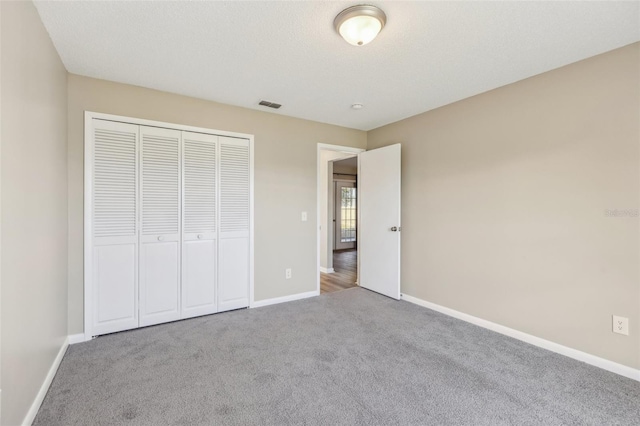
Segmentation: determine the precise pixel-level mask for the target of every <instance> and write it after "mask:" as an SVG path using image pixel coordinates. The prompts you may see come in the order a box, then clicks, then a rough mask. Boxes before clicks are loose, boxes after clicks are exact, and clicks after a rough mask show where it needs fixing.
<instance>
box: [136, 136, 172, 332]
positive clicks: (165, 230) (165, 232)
mask: <svg viewBox="0 0 640 426" xmlns="http://www.w3.org/2000/svg"><path fill="white" fill-rule="evenodd" d="M180 139H181V132H180V131H178V130H170V129H161V128H157V127H145V126H140V140H141V150H140V167H141V173H140V178H141V179H140V180H141V182H140V188H141V189H140V193H141V197H140V209H141V219H140V222H141V230H140V231H141V232H140V296H139V297H140V326H146V325H152V324H158V323H162V322H167V321H174V320H177V319H180V198H181V194H180V192H181V191H180V189H181V188H180V186H181V183H180V176H181V167H180Z"/></svg>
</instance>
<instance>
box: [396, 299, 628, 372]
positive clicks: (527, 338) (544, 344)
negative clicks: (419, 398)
mask: <svg viewBox="0 0 640 426" xmlns="http://www.w3.org/2000/svg"><path fill="white" fill-rule="evenodd" d="M401 298H402V300H406V301H407V302H411V303H415V304H416V305H420V306H423V307H425V308H429V309H432V310H434V311H437V312H440V313H442V314H445V315H449V316H450V317H454V318H457V319H460V320H462V321H466V322H469V323H471V324H474V325H477V326H479V327H483V328H486V329H488V330H491V331H495V332H496V333H500V334H504V335H505V336H509V337H513V338H514V339H518V340H521V341H523V342H526V343H529V344H531V345H534V346H538V347H540V348H543V349H546V350H548V351H551V352H555V353H558V354H560V355H564V356H567V357H569V358H573V359H576V360H578V361H582V362H584V363H587V364H590V365H593V366H595V367H599V368H602V369H604V370H607V371H610V372H612V373H616V374H619V375H621V376H624V377H628V378H630V379H633V380H637V381H640V370H637V369H635V368H631V367H629V366H626V365H622V364H619V363H617V362H613V361H610V360H608V359H604V358H600V357H598V356H595V355H591V354H588V353H586V352H582V351H579V350H577V349H573V348H570V347H567V346H563V345H561V344H559V343H554V342H551V341H549V340H545V339H542V338H540V337H536V336H533V335H531V334H527V333H524V332H522V331H518V330H514V329H513V328H509V327H505V326H504V325H500V324H496V323H494V322H491V321H487V320H484V319H482V318H478V317H474V316H473V315H469V314H465V313H463V312H459V311H456V310H453V309H450V308H446V307H444V306H440V305H436V304H435V303H431V302H427V301H426V300H422V299H418V298H417V297H413V296H409V295H408V294H402V295H401Z"/></svg>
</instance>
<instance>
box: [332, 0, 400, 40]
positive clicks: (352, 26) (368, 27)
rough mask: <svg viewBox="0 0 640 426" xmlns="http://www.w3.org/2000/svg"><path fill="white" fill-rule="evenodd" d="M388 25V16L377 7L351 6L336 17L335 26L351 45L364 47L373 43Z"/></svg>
mask: <svg viewBox="0 0 640 426" xmlns="http://www.w3.org/2000/svg"><path fill="white" fill-rule="evenodd" d="M386 23H387V15H385V14H384V12H383V11H382V10H380V9H378V8H377V7H375V6H369V5H365V4H361V5H358V6H351V7H349V8H347V9H345V10H343V11H342V12H340V13H339V14H338V16H336V19H334V20H333V26H334V27H335V29H336V31H337V32H338V34H340V35H341V36H342V38H343V39H345V41H346V42H347V43H349V44H352V45H354V46H364V45H365V44H367V43H369V42H370V41H372V40H373V39H374V38H376V36H377V35H378V33H379V32H380V31H382V29H383V28H384V24H386Z"/></svg>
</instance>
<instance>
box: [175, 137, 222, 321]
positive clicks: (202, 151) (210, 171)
mask: <svg viewBox="0 0 640 426" xmlns="http://www.w3.org/2000/svg"><path fill="white" fill-rule="evenodd" d="M182 147H183V148H182V152H183V157H182V169H183V176H184V178H183V183H182V185H183V186H182V188H183V197H182V199H183V205H182V212H183V213H182V218H183V230H182V318H190V317H195V316H198V315H207V314H213V313H215V312H217V311H218V305H217V273H218V268H217V260H218V256H217V253H218V234H217V232H218V226H217V218H218V202H217V193H218V185H217V183H218V166H217V161H218V157H219V155H218V137H217V136H213V135H207V134H203V133H191V132H182Z"/></svg>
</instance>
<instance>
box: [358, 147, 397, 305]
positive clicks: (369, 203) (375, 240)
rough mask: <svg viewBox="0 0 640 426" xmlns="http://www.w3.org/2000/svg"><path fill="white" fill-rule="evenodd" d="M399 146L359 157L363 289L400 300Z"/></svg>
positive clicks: (359, 234) (361, 279)
mask: <svg viewBox="0 0 640 426" xmlns="http://www.w3.org/2000/svg"><path fill="white" fill-rule="evenodd" d="M400 164H401V160H400V144H395V145H390V146H387V147H384V148H379V149H374V150H371V151H366V152H363V153H361V154H358V192H359V193H358V207H359V213H360V214H359V217H360V221H359V228H358V231H359V233H358V239H359V245H358V256H359V261H360V278H359V284H360V286H361V287H364V288H367V289H369V290H373V291H375V292H377V293H380V294H384V295H385V296H389V297H392V298H394V299H400V229H401V228H400V200H401V198H400V171H401V166H400Z"/></svg>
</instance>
